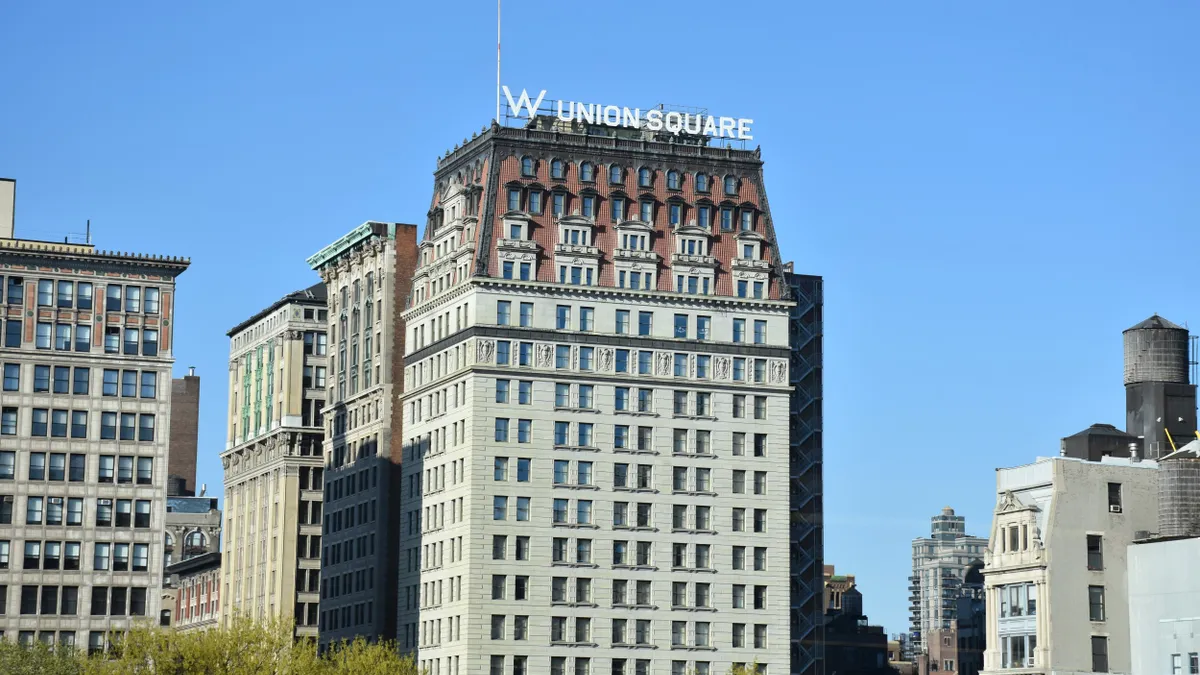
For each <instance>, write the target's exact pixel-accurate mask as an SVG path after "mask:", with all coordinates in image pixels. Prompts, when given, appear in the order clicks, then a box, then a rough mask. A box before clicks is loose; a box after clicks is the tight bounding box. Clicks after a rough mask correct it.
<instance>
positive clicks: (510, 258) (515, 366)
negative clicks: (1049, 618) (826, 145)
mask: <svg viewBox="0 0 1200 675" xmlns="http://www.w3.org/2000/svg"><path fill="white" fill-rule="evenodd" d="M544 124H545V122H544V121H542V120H539V121H538V125H544ZM602 130H606V131H605V133H608V134H612V133H615V132H614V131H613V130H612V129H611V128H597V129H594V130H593V131H594V132H596V133H593V134H591V135H588V134H583V133H568V132H567V131H568V130H559V131H560V133H551V132H549V131H541V130H538V129H536V128H532V127H531V128H526V129H513V128H506V127H498V126H493V127H492V129H491V130H489V131H486V132H485V133H483V134H482V135H480V136H479V137H478V138H477V139H474V140H472V141H471V142H469V143H467V144H465V145H464V146H463V147H462V148H460V149H457V150H456V151H455V152H454V153H452V154H450V155H448V156H447V157H445V158H443V159H442V160H441V161H440V162H439V165H438V169H437V171H436V174H435V179H436V192H435V195H434V198H433V203H432V204H431V208H430V213H429V221H428V225H427V226H426V231H425V236H424V239H423V241H422V243H421V245H420V250H419V257H418V267H417V270H416V274H415V276H414V278H413V286H412V297H411V301H410V306H409V309H407V311H405V312H404V313H403V315H402V317H401V318H402V319H403V321H404V323H405V325H406V331H407V336H406V340H405V343H406V348H405V357H404V359H405V360H404V393H403V395H402V399H401V405H402V408H403V409H402V414H403V433H404V450H403V458H402V480H401V489H402V507H401V508H402V513H401V514H400V520H399V528H400V537H401V541H400V555H399V571H398V573H399V605H400V606H399V608H398V640H399V643H400V647H401V648H402V649H404V650H412V651H415V652H417V657H418V660H419V663H420V665H421V666H422V667H423V668H425V669H427V670H426V672H429V673H431V674H432V675H459V674H462V675H465V674H466V673H489V674H491V675H501V674H503V675H510V674H511V675H533V674H535V673H549V674H550V675H568V674H572V675H601V674H603V675H609V674H610V673H611V674H612V675H649V674H650V673H655V674H662V675H666V674H668V673H670V674H671V675H683V674H684V673H689V674H691V673H695V674H696V675H716V674H717V673H724V672H726V671H727V670H728V669H729V667H730V666H731V665H733V664H739V663H747V664H748V663H752V662H755V661H757V662H758V663H759V666H760V669H761V671H762V672H766V673H787V672H790V667H791V666H790V664H789V660H790V658H791V657H792V654H791V650H790V645H789V638H790V635H789V609H790V605H791V599H790V593H791V589H790V588H789V578H790V574H791V572H790V566H791V564H792V563H791V561H790V559H789V523H790V520H791V517H790V513H789V511H790V504H789V490H790V486H789V397H790V395H791V393H792V386H791V384H790V381H789V364H790V359H791V351H790V348H789V337H790V336H789V310H791V309H792V308H793V307H794V306H795V303H794V302H793V301H792V300H791V299H790V295H791V291H790V289H789V287H788V285H787V284H786V283H785V279H784V267H783V265H782V264H781V260H780V255H779V250H778V248H777V245H776V240H775V235H774V230H773V227H772V222H771V218H770V213H769V210H768V207H767V203H766V197H765V190H764V187H763V173H762V161H761V159H760V157H759V155H758V153H757V152H755V151H743V150H731V149H727V148H720V149H718V148H709V147H706V146H703V145H700V144H696V143H688V142H686V139H684V140H683V141H681V142H677V143H665V142H659V141H658V140H656V139H652V138H642V137H641V136H640V132H634V133H636V134H639V135H638V136H637V138H636V139H626V138H617V137H614V136H612V135H608V136H605V135H599V133H600V132H601V131H602ZM818 480H819V479H818ZM806 556H808V557H809V558H815V559H819V558H820V554H819V551H818V552H816V553H815V554H814V553H813V552H808V553H806ZM805 667H808V666H805Z"/></svg>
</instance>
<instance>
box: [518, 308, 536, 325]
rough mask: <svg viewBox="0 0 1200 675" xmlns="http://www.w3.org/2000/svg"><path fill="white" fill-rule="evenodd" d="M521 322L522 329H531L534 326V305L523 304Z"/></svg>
mask: <svg viewBox="0 0 1200 675" xmlns="http://www.w3.org/2000/svg"><path fill="white" fill-rule="evenodd" d="M520 312H521V315H520V321H521V327H522V328H529V327H530V326H532V325H533V303H532V302H522V303H521V307H520Z"/></svg>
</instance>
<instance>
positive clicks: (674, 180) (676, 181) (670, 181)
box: [667, 170, 683, 190]
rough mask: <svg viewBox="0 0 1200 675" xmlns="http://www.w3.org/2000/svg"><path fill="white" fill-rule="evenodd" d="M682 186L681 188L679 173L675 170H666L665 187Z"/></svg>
mask: <svg viewBox="0 0 1200 675" xmlns="http://www.w3.org/2000/svg"><path fill="white" fill-rule="evenodd" d="M682 188H683V180H682V178H681V177H680V173H679V172H678V171H675V170H671V171H668V172H667V189H668V190H680V189H682Z"/></svg>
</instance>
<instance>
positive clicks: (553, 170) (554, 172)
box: [550, 159, 567, 180]
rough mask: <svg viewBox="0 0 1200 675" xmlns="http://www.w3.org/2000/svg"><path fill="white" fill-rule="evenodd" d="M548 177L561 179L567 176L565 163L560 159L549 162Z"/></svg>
mask: <svg viewBox="0 0 1200 675" xmlns="http://www.w3.org/2000/svg"><path fill="white" fill-rule="evenodd" d="M550 177H551V178H557V179H559V180H562V179H563V178H566V177H567V165H566V164H564V163H563V161H562V160H561V159H555V160H552V161H551V162H550Z"/></svg>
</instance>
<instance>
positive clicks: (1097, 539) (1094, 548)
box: [1087, 534, 1104, 570]
mask: <svg viewBox="0 0 1200 675" xmlns="http://www.w3.org/2000/svg"><path fill="white" fill-rule="evenodd" d="M1103 542H1104V537H1103V536H1101V535H1099V534H1089V535H1088V536H1087V567H1088V569H1089V570H1102V569H1104V549H1103Z"/></svg>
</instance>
